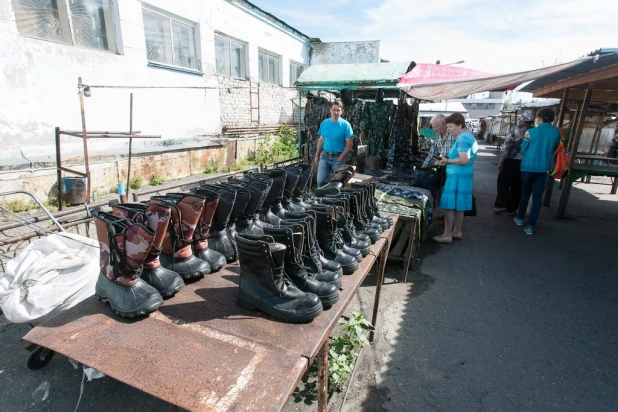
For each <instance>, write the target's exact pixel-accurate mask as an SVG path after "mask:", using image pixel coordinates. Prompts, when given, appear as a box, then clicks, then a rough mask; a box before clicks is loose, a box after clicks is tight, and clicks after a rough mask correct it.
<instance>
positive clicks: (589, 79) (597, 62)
mask: <svg viewBox="0 0 618 412" xmlns="http://www.w3.org/2000/svg"><path fill="white" fill-rule="evenodd" d="M589 83H593V88H592V96H591V101H593V102H618V48H605V49H599V50H596V51H593V52H592V53H590V54H589V55H588V58H587V60H585V61H584V63H582V64H579V65H577V66H574V67H570V68H565V69H563V70H561V71H559V72H555V73H552V74H551V75H547V76H544V77H542V78H540V79H538V80H535V81H533V82H532V83H530V84H528V85H526V86H525V87H523V88H522V91H525V92H531V93H533V96H534V97H554V98H561V97H562V95H563V92H564V90H565V89H567V88H568V89H569V94H568V99H569V100H583V99H584V94H585V92H586V89H587V88H588V84H589Z"/></svg>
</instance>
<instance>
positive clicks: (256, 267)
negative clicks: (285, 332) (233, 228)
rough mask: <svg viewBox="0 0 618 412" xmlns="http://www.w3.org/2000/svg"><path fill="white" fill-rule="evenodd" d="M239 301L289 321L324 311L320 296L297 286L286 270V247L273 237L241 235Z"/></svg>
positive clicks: (305, 319)
mask: <svg viewBox="0 0 618 412" xmlns="http://www.w3.org/2000/svg"><path fill="white" fill-rule="evenodd" d="M236 244H237V246H238V259H239V261H240V280H239V283H238V286H239V290H238V300H237V301H238V304H239V305H240V306H243V307H245V308H247V309H252V310H255V309H259V310H260V311H262V312H264V313H266V314H268V315H270V316H272V317H273V318H276V319H279V320H281V321H283V322H289V323H304V322H311V321H312V320H313V319H315V318H316V317H317V316H319V315H320V314H321V313H322V303H321V302H320V299H319V298H318V297H317V295H314V294H313V293H305V292H303V291H302V290H300V289H298V288H297V287H296V286H294V284H293V283H292V282H291V281H290V279H289V278H288V277H287V276H286V275H285V273H284V266H285V262H284V260H285V254H286V247H285V245H282V244H280V243H275V241H274V239H273V238H272V237H270V236H260V235H250V234H238V235H236Z"/></svg>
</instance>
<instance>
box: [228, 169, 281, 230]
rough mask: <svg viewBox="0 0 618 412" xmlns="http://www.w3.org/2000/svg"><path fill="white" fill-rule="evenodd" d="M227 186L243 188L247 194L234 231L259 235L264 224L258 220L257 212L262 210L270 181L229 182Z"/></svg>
mask: <svg viewBox="0 0 618 412" xmlns="http://www.w3.org/2000/svg"><path fill="white" fill-rule="evenodd" d="M228 184H229V185H234V186H237V187H239V188H243V189H245V190H247V191H248V192H249V195H250V196H249V199H248V200H247V203H246V205H245V209H244V210H243V212H242V214H241V215H240V216H238V217H237V219H236V222H235V223H236V231H237V232H238V233H243V234H253V235H261V234H262V233H263V232H264V229H263V228H264V226H265V224H264V223H263V222H260V221H259V219H258V211H259V210H260V209H261V208H262V205H263V204H264V200H265V199H266V195H267V194H268V192H269V191H270V188H271V185H272V180H270V179H253V180H250V181H242V180H229V181H228Z"/></svg>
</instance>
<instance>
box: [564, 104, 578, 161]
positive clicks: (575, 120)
mask: <svg viewBox="0 0 618 412" xmlns="http://www.w3.org/2000/svg"><path fill="white" fill-rule="evenodd" d="M581 112H582V103H577V109H575V116H573V119H572V121H571V124H570V126H571V127H570V129H571V134H570V135H569V140H568V142H567V144H566V147H567V149H568V151H569V152H571V153H573V140H575V131H576V130H577V128H578V127H579V118H580V115H581Z"/></svg>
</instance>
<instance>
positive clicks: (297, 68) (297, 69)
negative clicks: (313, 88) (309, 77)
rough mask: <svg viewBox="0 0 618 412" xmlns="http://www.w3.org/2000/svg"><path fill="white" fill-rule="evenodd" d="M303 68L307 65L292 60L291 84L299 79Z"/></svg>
mask: <svg viewBox="0 0 618 412" xmlns="http://www.w3.org/2000/svg"><path fill="white" fill-rule="evenodd" d="M303 70H305V66H303V65H302V64H300V63H296V62H294V61H291V60H290V86H294V82H295V81H296V80H298V78H299V77H300V74H301V73H302V72H303Z"/></svg>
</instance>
